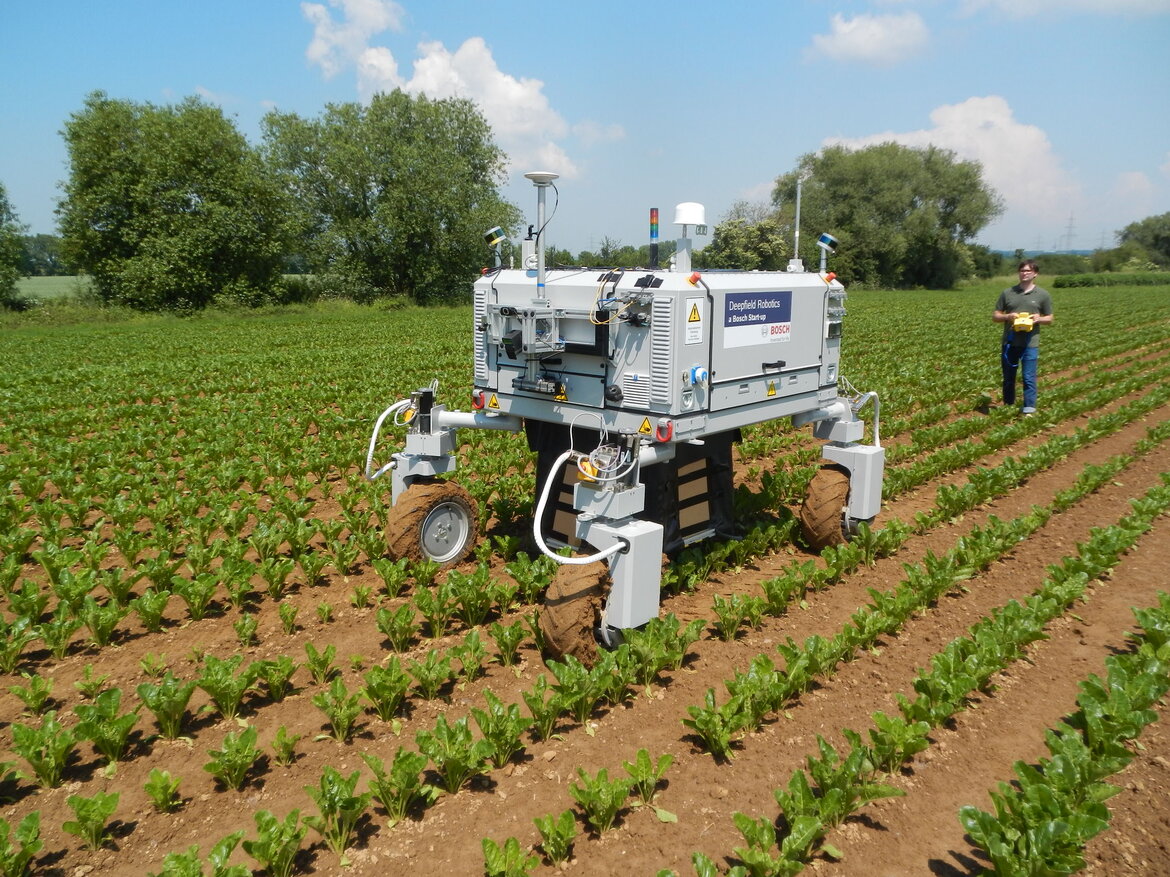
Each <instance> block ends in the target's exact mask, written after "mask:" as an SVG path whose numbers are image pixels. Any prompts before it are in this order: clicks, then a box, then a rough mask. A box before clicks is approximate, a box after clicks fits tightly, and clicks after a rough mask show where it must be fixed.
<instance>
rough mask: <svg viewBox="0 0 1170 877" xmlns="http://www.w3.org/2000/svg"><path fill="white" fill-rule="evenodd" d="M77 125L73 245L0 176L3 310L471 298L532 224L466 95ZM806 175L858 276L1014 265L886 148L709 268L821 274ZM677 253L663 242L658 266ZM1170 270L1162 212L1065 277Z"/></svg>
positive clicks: (934, 280)
mask: <svg viewBox="0 0 1170 877" xmlns="http://www.w3.org/2000/svg"><path fill="white" fill-rule="evenodd" d="M63 136H64V138H65V143H66V146H67V150H68V160H69V168H68V178H67V180H66V181H65V182H64V184H63V187H62V188H63V195H62V197H61V198H60V200H59V202H58V206H57V217H58V222H59V230H60V235H59V236H54V235H43V234H42V235H26V234H24V231H25V228H24V227H23V226H22V225H21V224H20V222H19V218H18V217H17V216H16V215H15V213H14V211H13V210H12V209H11V206H10V204H9V202H8V199H7V194H6V192H5V190H4V187H3V185H2V184H0V305H3V304H8V305H9V306H12V305H13V304H15V303H16V298H15V284H16V281H17V279H18V278H19V277H21V276H32V275H44V274H61V273H84V274H86V275H88V276H89V277H90V278H91V280H92V288H93V290H94V295H95V296H96V297H97V298H98V299H99V300H100V301H101V302H103V303H115V304H121V305H126V306H129V307H133V308H137V309H141V310H148V311H153V310H177V311H184V310H198V309H200V308H204V307H207V306H209V305H213V304H229V303H236V304H244V305H259V304H267V303H280V302H289V301H296V300H303V299H310V298H316V297H320V296H340V297H347V298H351V299H354V300H356V301H359V302H371V301H374V300H379V299H398V300H403V301H409V302H413V303H419V304H431V303H442V302H453V301H461V300H464V299H465V298H466V296H467V292H468V289H469V286H470V280H471V279H472V278H473V277H474V276H475V275H476V274H477V273H478V272H479V270H480V268H481V267H482V265H483V264H484V262H485V247H484V240H483V234H484V231H485V230H486V229H488V228H491V227H493V226H496V225H500V226H502V227H504V228H505V229H507V230H508V231H509V232H510V233H512V237H513V239H515V238H516V237H517V235H515V234H514V232H515V231H516V230H517V229H518V228H520V224H521V222H522V219H523V214H522V212H521V210H520V209H519V208H518V207H516V206H515V205H514V204H511V203H510V202H508V201H506V200H505V199H504V198H503V197H502V196H501V194H500V191H499V187H500V185H501V184H502V183H503V181H504V177H505V167H506V156H505V155H504V153H503V152H502V150H501V149H500V148H499V147H498V146H497V145H496V143H495V141H494V139H493V136H492V132H491V128H490V126H489V125H488V124H487V122H486V120H485V119H484V117H483V115H482V113H481V112H480V111H479V109H478V108H477V107H476V106H475V104H474V103H472V102H471V101H468V100H464V99H456V98H450V99H444V100H432V99H429V98H427V97H425V96H410V95H407V94H406V93H404V92H402V91H394V92H391V93H388V94H378V95H376V96H375V97H374V98H373V99H372V100H371V101H370V103H369V104H368V105H361V104H357V103H343V104H331V105H328V106H327V107H326V108H325V110H324V111H323V112H322V113H321V114H320V115H318V116H317V117H315V118H304V117H301V116H299V115H297V114H295V113H283V112H279V111H273V112H270V113H269V114H268V115H266V116H265V117H264V119H263V121H262V136H261V142H260V143H259V144H258V145H252V144H250V143H249V142H248V141H247V140H246V138H245V137H244V136H243V135H242V134H241V133H240V132H239V130H238V129H237V127H236V125H235V122H234V121H233V120H232V119H230V118H228V117H227V116H225V115H224V113H223V112H222V110H220V109H219V108H218V107H216V106H214V105H211V104H209V103H207V102H205V101H203V100H201V99H199V98H196V97H191V98H187V99H185V100H183V101H182V102H180V103H178V104H172V105H163V106H158V105H154V104H151V103H136V102H133V101H128V100H119V99H114V98H111V97H109V96H108V95H106V94H105V93H104V92H100V91H98V92H93V93H92V94H90V95H89V96H88V97H87V98H86V99H85V101H84V105H83V106H82V108H81V109H80V110H79V111H77V112H76V113H74V114H73V115H71V116H70V117H69V119H68V120H67V121H66V122H65V125H64V130H63ZM798 183H799V188H800V192H801V201H802V213H801V216H800V225H801V227H802V229H803V230H805V231H806V232H807V231H809V230H810V229H815V230H816V232H817V233H819V232H827V233H829V234H831V235H833V236H834V237H836V238H837V239H838V240H839V241H841V247H840V249H839V250H838V252H837V253H836V254H835V255H834V257H833V261H832V269H833V270H834V271H835V272H836V273H837V275H838V276H839V277H841V279H842V280H843V281H844V282H846V283H849V284H860V285H866V286H872V287H898V288H908V287H909V288H913V287H923V288H949V287H952V286H954V285H955V283H956V282H958V281H959V280H962V279H964V278H967V277H972V276H991V275H994V274H996V273H1000V272H1001V271H1002V270H1003V268H1004V265H1003V261H1004V258H1003V257H1002V256H1001V255H1000V254H997V253H992V252H991V251H990V250H989V249H988V248H987V247H984V246H981V245H979V244H977V243H975V239H976V237H977V236H978V234H979V232H980V231H982V230H983V229H984V228H986V226H987V224H988V223H990V222H991V221H992V220H993V219H994V218H995V217H996V216H998V215H999V213H1000V212H1001V210H1002V205H1001V202H1000V200H999V197H998V195H997V194H996V193H995V192H994V190H992V189H991V188H990V187H989V186H988V185H987V184H986V183H985V182H984V180H983V177H982V169H981V167H980V165H979V164H978V163H977V162H968V161H960V160H958V159H957V158H956V156H955V155H954V154H953V153H952V152H950V151H948V150H944V149H939V148H936V147H926V148H923V149H914V148H909V147H904V146H900V145H897V144H893V143H885V144H881V145H878V146H873V147H869V148H866V149H861V150H853V151H851V150H847V149H844V148H842V147H830V148H827V149H824V150H822V151H820V152H818V153H810V154H808V155H805V156H803V157H802V158H801V159H800V161H799V162H798V165H797V167H796V168H795V169H794V170H792V171H790V172H788V173H785V174H782V175H781V176H779V177H778V178H777V180H776V184H775V187H774V189H773V192H772V197H771V201H770V203H768V204H757V205H752V204H747V203H740V204H736V205H735V206H734V207H733V208H732V209H731V211H729V213H728V214H727V215H726V216H725V217H723V219H722V220H721V221H720V222H719V223H718V224H717V225H716V226H715V228H714V233H713V236H712V238H711V241H710V243H709V244H707V245H706V246H705V247H703V248H702V249H700V250H698V251H696V252H695V254H694V256H693V263H694V265H695V267H698V268H727V269H739V270H784V269H785V268H786V267H787V266H788V263H789V261H790V260H791V259H793V258H800V259H802V260H803V261H804V264H805V265H807V266H809V267H810V268H813V267H815V266H816V265H817V264H818V261H819V255H820V251H819V250H818V249H817V247H816V239H815V236H814V235H812V234H806V235H805V236H804V237H803V238H802V239H801V246H800V252H799V253H797V252H794V250H793V246H794V242H795V239H796V235H795V223H796V218H797V217H796V204H797V191H798ZM509 246H510V245H509ZM673 249H674V243H673V241H663V242H662V243H661V244H660V246H659V254H658V258H659V262H658V264H660V265H666V264H668V263H669V260H670V258H671V255H672V253H673ZM504 255H505V262H507V261H508V259H510V258H511V257H512V256H513V255H514V254H512V253H510V252H507V253H505V254H504ZM1070 258H1071V257H1070ZM547 261H548V264H550V265H558V264H560V265H591V266H597V267H604V266H621V267H635V266H636V267H647V266H649V265H650V263H651V254H650V248H649V246H648V245H643V246H641V247H637V248H635V247H631V246H628V245H623V244H622V243H621V242H620V241H617V240H614V239H612V238H610V237H605V238H603V239H602V243H601V246H600V247H599V248H598V249H597V251H584V252H581V253H578V254H577V255H576V256H573V255H572V254H571V253H569V252H568V251H567V250H562V249H557V248H555V247H552V248H550V250H549V253H548V259H547ZM1167 266H1170V214H1165V215H1163V216H1159V217H1150V218H1148V219H1145V220H1142V221H1141V222H1137V223H1133V224H1131V225H1130V226H1127V227H1126V228H1125V229H1124V230H1122V231H1121V232H1119V233H1118V247H1117V248H1116V249H1115V250H1111V251H1101V252H1099V253H1097V254H1095V255H1094V256H1093V264H1092V265H1090V266H1086V265H1083V264H1079V265H1076V266H1073V265H1069V266H1068V268H1067V270H1071V271H1085V270H1093V269H1099V270H1119V269H1123V268H1126V267H1130V268H1134V267H1137V268H1146V269H1148V268H1151V267H1153V268H1165V267H1167ZM1054 268H1055V266H1054V265H1051V264H1050V265H1048V266H1047V269H1048V270H1049V271H1051V270H1054Z"/></svg>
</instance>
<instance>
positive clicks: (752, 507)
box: [736, 370, 1170, 553]
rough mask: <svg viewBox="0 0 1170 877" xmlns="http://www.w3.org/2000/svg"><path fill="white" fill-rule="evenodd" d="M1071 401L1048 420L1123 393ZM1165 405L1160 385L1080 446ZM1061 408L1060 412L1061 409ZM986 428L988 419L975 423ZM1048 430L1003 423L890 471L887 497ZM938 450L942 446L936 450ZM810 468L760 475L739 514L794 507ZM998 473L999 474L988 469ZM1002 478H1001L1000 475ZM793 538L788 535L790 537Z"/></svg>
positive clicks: (1112, 389)
mask: <svg viewBox="0 0 1170 877" xmlns="http://www.w3.org/2000/svg"><path fill="white" fill-rule="evenodd" d="M1159 374H1161V377H1166V375H1168V374H1170V370H1164V373H1159ZM1147 380H1148V378H1147V377H1142V375H1137V377H1135V378H1131V379H1130V384H1131V385H1133V386H1131V387H1130V389H1135V391H1136V389H1143V388H1145V381H1147ZM1066 392H1067V393H1068V396H1069V401H1066V402H1064V403H1062V405H1058V406H1055V408H1052V407H1049V415H1048V417H1047V419H1046V421H1054V420H1064V419H1069V417H1074V416H1079V415H1081V414H1083V413H1087V412H1096V410H1100V409H1101V408H1102V407H1103V406H1104V405H1106V403H1108V402H1110V401H1113V400H1114V399H1115V398H1116V395H1117V394H1119V389H1117V387H1116V386H1115V385H1112V384H1110V385H1108V386H1106V387H1104V388H1101V389H1099V391H1097V392H1096V394H1094V395H1092V396H1088V398H1086V396H1083V395H1081V393H1080V391H1079V388H1078V392H1073V391H1066ZM1166 400H1170V392H1168V389H1166V385H1165V382H1164V381H1162V382H1159V384H1156V385H1155V389H1154V391H1152V392H1150V393H1148V394H1147V395H1145V396H1143V398H1141V399H1137V400H1134V401H1131V402H1129V403H1127V405H1126V406H1123V407H1122V408H1121V409H1119V410H1117V412H1113V413H1106V414H1099V415H1097V416H1096V417H1094V420H1093V421H1092V423H1090V424H1089V427H1087V428H1086V430H1083V431H1082V433H1081V441H1082V442H1083V443H1087V442H1088V441H1093V440H1094V438H1095V437H1099V436H1097V435H1095V434H1097V433H1103V431H1113V430H1116V429H1120V428H1122V427H1123V426H1126V424H1127V423H1128V422H1131V421H1133V420H1135V419H1136V417H1140V416H1142V415H1144V414H1145V413H1148V412H1150V410H1152V409H1154V408H1156V407H1158V406H1161V405H1164V403H1165V402H1166ZM1058 409H1059V410H1058ZM976 422H978V423H984V422H985V420H984V419H979V420H978V421H976ZM1042 428H1045V422H1040V421H1035V420H1034V419H1032V420H1014V421H1012V422H1010V423H1006V424H1003V426H1000V427H998V428H997V429H995V430H993V431H992V433H991V434H990V435H987V436H986V437H985V438H984V441H982V442H973V441H968V442H962V443H959V444H957V446H952V447H940V448H938V450H936V451H934V453H932V454H931V455H929V456H928V457H925V458H923V460H920V461H917V462H915V463H913V464H909V465H906V467H902V468H892V469H889V470H888V472H887V478H886V483H885V484H883V493H885V496H886V498H887V499H889V498H892V497H894V496H897V495H899V493H902V492H906V491H909V490H910V489H913V488H916V486H920V485H922V484H924V483H925V482H928V481H931V479H934V478H937V477H940V476H942V475H945V474H948V472H950V471H955V470H956V469H962V468H965V467H970V465H971V464H973V463H975V462H976V461H977V460H978V458H980V457H982V456H985V455H986V454H990V453H992V451H995V450H999V449H1002V448H1005V447H1009V446H1011V444H1013V443H1016V442H1018V441H1020V440H1021V438H1024V437H1026V436H1027V435H1031V434H1033V433H1037V431H1039V430H1040V429H1042ZM935 447H938V446H935ZM806 463H807V465H801V467H791V468H785V469H777V470H776V471H772V472H764V475H763V476H762V489H761V491H759V492H758V493H751V492H750V491H748V490H746V489H745V488H743V486H742V485H741V486H739V488H737V491H736V511H737V513H746V515H748V516H751V515H755V513H758V512H759V511H762V510H763V509H766V507H776V506H777V505H779V504H782V503H786V502H792V500H799V498H800V497H801V496H803V495H804V492H805V491H806V490H807V485H808V481H810V479H811V478H812V476H813V474H814V472H815V465H814V463H815V461H813V460H810V461H806ZM989 471H997V470H989ZM1000 477H1003V476H1000ZM792 533H793V531H792V530H790V531H789V533H787V534H789V536H791V534H792ZM737 551H738V552H741V553H742V552H744V551H746V547H741V548H738V550H737Z"/></svg>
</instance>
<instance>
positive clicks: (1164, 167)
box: [1158, 152, 1170, 177]
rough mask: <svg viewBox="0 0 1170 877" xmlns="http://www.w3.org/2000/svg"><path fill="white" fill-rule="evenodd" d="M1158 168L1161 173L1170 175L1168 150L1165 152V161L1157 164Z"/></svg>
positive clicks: (1169, 153) (1169, 154)
mask: <svg viewBox="0 0 1170 877" xmlns="http://www.w3.org/2000/svg"><path fill="white" fill-rule="evenodd" d="M1158 170H1160V171H1161V172H1162V173H1163V175H1165V176H1167V177H1170V152H1167V153H1166V161H1164V162H1163V163H1162V164H1160V165H1158Z"/></svg>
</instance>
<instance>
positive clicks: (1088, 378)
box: [0, 283, 1170, 877]
mask: <svg viewBox="0 0 1170 877" xmlns="http://www.w3.org/2000/svg"><path fill="white" fill-rule="evenodd" d="M1000 288H1002V287H1001V286H1000V285H996V284H991V283H989V284H984V285H982V286H979V287H973V288H970V289H965V290H962V291H956V292H948V293H936V292H914V293H911V292H896V293H892V292H861V293H855V294H851V295H850V298H849V300H848V303H847V304H848V310H849V313H848V316H847V317H846V320H845V334H844V344H843V350H844V354H843V362H842V370H843V372H844V374H845V375H846V376H847V377H848V378H849V379H850V381H851V382H852V383H853V385H854V386H856V387H857V388H858V389H859V390H873V391H876V392H878V393H879V394H880V397H881V400H882V408H881V412H882V420H881V427H882V428H881V439H882V443H883V444H884V445H885V447H886V449H887V470H886V485H885V504H884V507H883V510H882V513H881V514H880V516H879V517H878V519H877V520H876V521H875V523H874V526H873V527H872V528H864V529H863V530H862V531H861V532H860V533H859V534H858V535H857V537H856V538H855V539H854V540H853V541H852V542H850V543H848V544H846V545H844V546H841V547H839V548H829V549H826V550H825V551H824V552H822V553H821V554H814V553H812V552H810V551H809V550H808V549H807V548H805V547H803V546H802V545H801V544H800V542H799V539H798V537H797V535H796V533H797V529H796V527H795V525H794V510H795V509H796V508H797V507H798V506H799V503H800V501H801V498H802V496H803V493H804V490H805V486H806V485H807V483H808V481H809V480H810V479H811V477H812V475H813V473H814V472H815V470H816V468H817V466H818V460H819V455H820V451H819V444H818V443H817V442H816V441H815V440H814V439H813V437H812V436H811V433H810V432H809V430H807V429H803V430H797V429H793V428H792V426H791V425H790V424H788V423H786V422H783V423H782V422H777V423H771V424H765V425H762V426H759V427H753V428H751V429H749V430H745V434H744V438H743V441H742V442H741V443H740V444H739V446H738V448H737V451H736V496H735V505H736V510H737V522H738V524H739V525H740V526H741V528H742V531H743V536H742V538H740V539H738V540H735V541H730V542H721V543H709V544H706V545H704V546H702V547H701V548H696V547H692V548H691V549H688V550H687V551H685V552H684V553H683V554H682V555H680V556H679V557H677V558H674V559H673V560H672V561H671V562H670V564H669V565H668V566H667V567H665V569H664V574H663V598H662V612H661V617H660V619H659V620H658V621H657V622H654V623H652V624H651V625H649V626H648V627H647V629H646V630H645V631H643V632H640V633H638V632H634V633H632V634H631V635H630V637H629V638H628V640H627V642H626V643H625V644H623V645H622V646H621V647H620V648H619V649H618V650H616V651H611V652H605V653H603V657H602V659H601V660H600V661H599V662H598V664H597V665H596V666H595V667H594V668H593V669H592V670H590V669H587V668H585V667H583V666H581V665H580V664H577V663H576V662H575V661H573V660H571V659H566V660H565V661H564V662H556V661H549V662H547V663H546V662H545V661H544V660H542V658H541V655H540V651H539V644H538V642H537V636H538V631H539V627H538V625H536V624H535V618H536V613H537V612H538V611H539V607H540V599H541V592H542V589H543V588H544V587H545V585H547V583H548V581H549V578H550V575H551V573H552V570H551V568H550V567H551V562H549V561H548V560H547V559H537V558H538V557H539V555H538V553H537V552H536V550H535V548H534V546H533V544H532V538H531V513H532V508H533V470H534V461H533V459H532V457H531V455H530V454H529V452H528V450H527V446H526V443H525V440H524V438H523V436H513V435H510V434H501V433H487V432H483V431H471V430H464V431H462V432H461V433H460V435H459V439H460V441H461V442H462V445H463V447H462V450H461V451H460V455H459V457H460V466H459V469H458V470H457V471H456V472H455V473H454V474H453V476H452V477H453V478H454V479H455V480H457V481H458V482H459V483H461V484H462V485H464V486H465V487H466V488H467V489H468V490H469V491H470V492H471V493H472V495H473V496H474V497H475V499H476V501H477V504H478V513H479V517H480V524H481V530H482V531H483V536H482V540H481V542H480V544H479V546H478V548H477V550H476V553H475V556H474V558H473V559H472V560H470V561H468V562H466V563H464V564H462V565H461V566H459V567H457V568H455V569H453V570H451V571H449V572H437V570H436V568H435V566H434V565H433V564H427V563H407V562H405V561H403V562H393V561H391V560H390V559H388V558H387V557H385V534H384V533H383V529H382V528H383V525H384V522H385V520H386V513H387V503H388V498H389V497H388V492H389V485H388V483H385V482H383V481H379V482H375V483H372V484H371V483H369V482H367V481H366V479H365V478H364V475H363V470H364V465H365V458H366V450H367V444H368V442H369V436H370V431H371V429H372V426H373V423H374V420H375V419H376V417H377V416H378V415H379V414H380V413H381V412H382V411H383V410H384V409H385V408H386V407H387V406H388V405H389V404H390V403H391V402H393V401H395V400H396V399H400V398H403V397H404V396H405V395H407V394H409V392H410V391H411V390H413V389H415V388H417V387H421V386H425V385H427V384H429V383H430V382H431V380H432V379H434V378H438V379H439V381H440V387H439V400H440V401H441V402H442V403H444V404H446V405H447V406H448V407H451V408H457V409H463V410H467V409H468V408H469V401H468V390H469V388H470V384H471V364H472V331H471V325H472V316H471V308H470V306H468V307H462V308H448V309H431V310H425V311H424V310H413V309H405V310H399V311H394V310H385V309H359V308H347V307H340V306H337V307H325V308H322V309H320V310H312V311H310V310H291V311H288V312H284V313H277V314H271V313H269V314H264V315H258V316H251V317H249V316H243V317H238V316H237V317H235V318H231V319H229V318H227V317H222V318H217V317H210V316H208V317H201V318H195V319H188V320H181V319H159V320H157V321H142V320H136V321H135V322H134V323H133V324H119V323H104V324H102V325H100V326H97V325H93V326H73V327H67V328H66V327H55V328H18V329H7V330H3V331H0V454H2V456H0V485H3V491H2V492H0V820H2V821H0V873H2V874H21V873H26V872H27V873H34V874H44V875H61V877H68V875H82V874H90V873H92V874H102V875H143V874H168V875H197V874H206V875H221V877H226V875H247V874H251V873H256V874H261V873H263V874H267V875H282V874H310V873H316V874H338V873H347V874H354V875H387V874H410V873H416V874H450V875H480V874H484V873H487V874H500V875H504V874H509V875H511V874H516V875H521V874H528V873H530V874H536V875H540V874H553V873H558V874H577V875H602V874H619V873H620V874H633V875H643V874H645V875H656V874H662V873H672V872H673V873H675V874H678V875H694V874H698V875H709V874H710V875H714V874H727V873H733V874H745V875H746V874H750V875H773V874H774V875H783V874H795V873H798V872H799V871H801V870H802V869H807V870H808V871H809V872H811V873H818V874H833V875H886V874H888V875H907V874H935V875H940V874H941V875H960V874H976V873H980V872H982V871H983V870H984V869H990V868H993V867H998V868H999V869H1000V870H1001V873H1073V872H1078V871H1079V872H1082V873H1087V874H1094V875H1110V877H1112V875H1122V874H1158V873H1161V874H1166V873H1170V729H1168V728H1167V725H1166V715H1167V704H1166V700H1165V694H1166V689H1167V686H1168V685H1170V674H1168V672H1167V667H1168V665H1170V596H1167V594H1170V576H1168V575H1167V568H1168V560H1170V549H1168V548H1167V545H1168V544H1170V516H1168V515H1167V514H1166V512H1167V509H1168V508H1170V285H1168V286H1166V287H1143V288H1136V287H1135V288H1132V289H1124V288H1123V289H1118V288H1111V289H1109V290H1108V291H1107V292H1106V291H1099V290H1094V289H1076V290H1055V291H1054V293H1053V297H1054V303H1055V310H1056V322H1055V324H1054V325H1053V326H1051V327H1046V328H1045V329H1044V335H1043V346H1042V351H1043V352H1042V356H1041V363H1040V372H1041V380H1040V391H1041V392H1040V404H1039V409H1040V410H1039V413H1038V414H1037V415H1036V416H1032V417H1021V416H1019V414H1018V412H1017V411H1016V410H1015V409H1014V408H1004V407H1001V406H997V405H995V404H994V403H996V402H997V401H998V391H997V387H998V383H999V364H998V346H999V342H998V339H999V332H1000V329H999V327H998V326H994V325H992V323H991V322H990V315H991V310H992V306H993V304H994V301H995V296H996V295H997V293H998V291H999V289H1000ZM400 440H401V434H400V432H397V431H393V430H392V431H390V432H389V434H388V435H386V437H385V441H384V443H383V445H382V446H381V447H380V448H379V453H378V458H379V460H380V461H382V462H384V461H385V459H386V458H387V456H388V454H389V453H390V452H391V451H394V450H398V447H397V446H396V445H395V442H398V441H400ZM1037 862H1045V863H1047V864H1048V866H1049V867H1051V868H1052V869H1053V870H1051V871H1044V872H1041V871H1039V870H1030V869H1032V868H1033V867H1034V866H1035V865H1036V863H1037Z"/></svg>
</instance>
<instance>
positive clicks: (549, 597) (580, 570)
mask: <svg viewBox="0 0 1170 877" xmlns="http://www.w3.org/2000/svg"><path fill="white" fill-rule="evenodd" d="M609 584H610V582H609V567H608V566H606V564H604V563H589V564H584V565H581V564H564V565H562V566H560V567H559V568H558V569H557V572H556V575H555V576H554V577H553V580H552V582H551V583H550V584H549V586H548V590H547V591H546V592H545V595H544V606H543V607H542V608H541V611H540V630H541V632H542V633H543V634H544V651H545V654H546V655H547V656H548V657H550V658H563V657H565V656H566V655H572V656H573V657H574V658H576V659H577V660H578V661H580V662H581V663H582V664H584V665H585V666H586V667H592V666H593V664H594V663H595V662H596V661H597V656H598V645H597V637H596V635H595V631H596V629H597V626H598V624H599V623H600V620H601V610H602V607H603V605H604V603H605V595H606V593H607V592H608V590H609Z"/></svg>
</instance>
